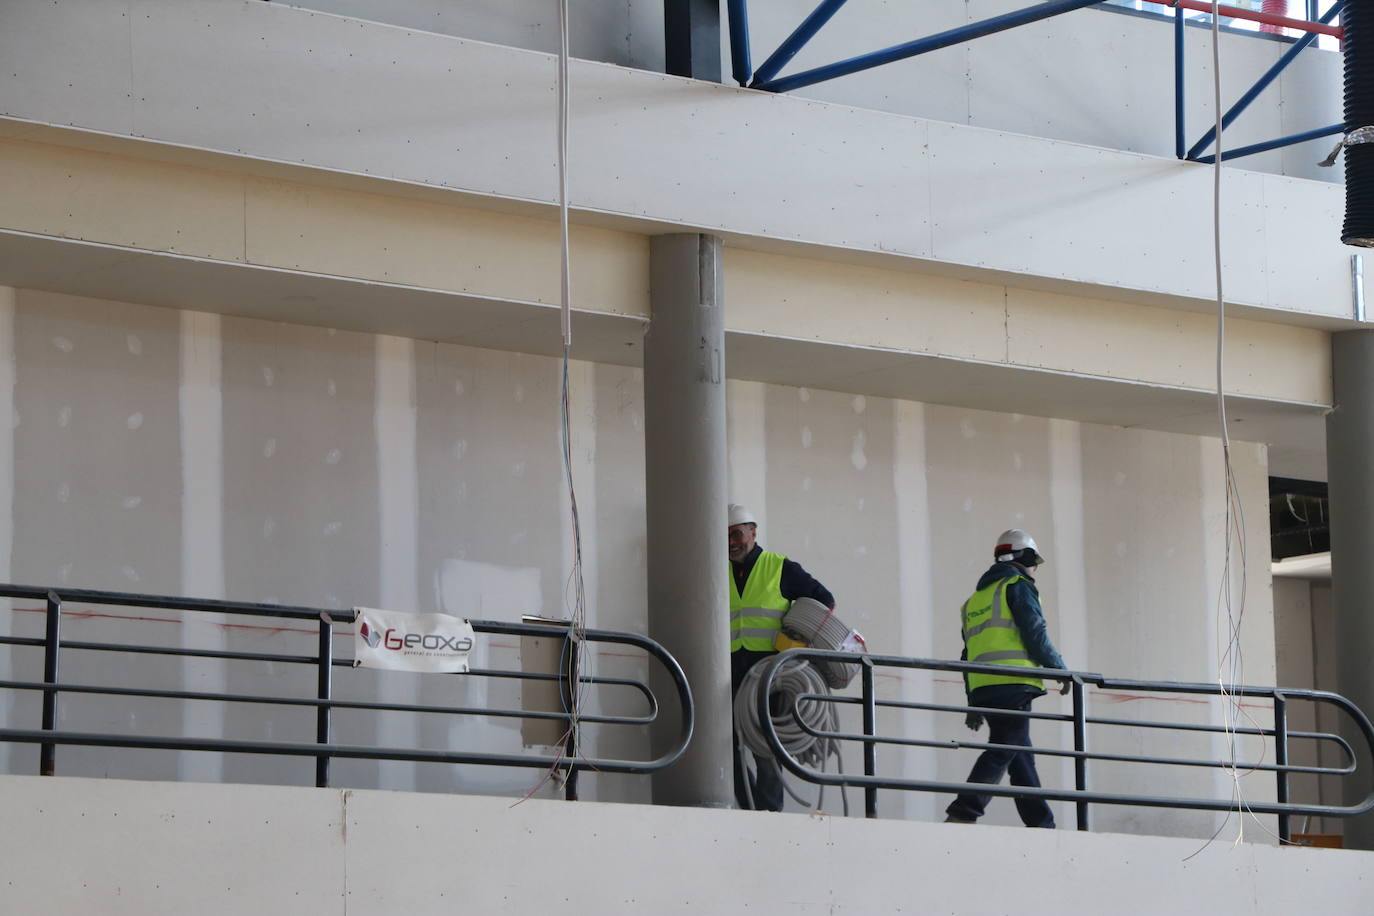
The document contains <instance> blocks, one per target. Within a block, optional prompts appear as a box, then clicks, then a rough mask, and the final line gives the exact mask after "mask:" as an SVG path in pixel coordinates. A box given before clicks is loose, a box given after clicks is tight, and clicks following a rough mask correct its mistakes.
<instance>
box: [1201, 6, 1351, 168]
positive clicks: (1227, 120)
mask: <svg viewBox="0 0 1374 916" xmlns="http://www.w3.org/2000/svg"><path fill="white" fill-rule="evenodd" d="M1343 5H1344V3H1343V2H1337V3H1333V4H1331V9H1329V10H1327V11H1326V14H1325V15H1324V16H1322V17H1321V19H1319V20H1318V21H1319V22H1323V23H1325V22H1330V21H1331V20H1332V19H1334V18H1335V16H1336V14H1337V13H1339V12H1340V11H1341V7H1342V6H1343ZM1316 40H1317V33H1316V32H1308V33H1307V34H1306V35H1304V36H1303V37H1301V38H1299V39H1298V40H1297V41H1295V42H1294V43H1293V46H1292V47H1291V48H1289V49H1288V50H1287V51H1285V52H1284V54H1283V56H1282V57H1280V58H1279V59H1278V60H1277V61H1275V63H1274V66H1272V67H1270V68H1269V69H1268V70H1267V71H1265V73H1264V75H1263V76H1261V77H1260V78H1259V79H1258V80H1256V81H1255V85H1253V86H1251V87H1250V90H1249V91H1248V92H1246V93H1245V95H1243V96H1241V97H1240V100H1239V101H1238V102H1236V104H1234V105H1232V106H1231V108H1230V110H1229V111H1227V112H1226V114H1224V115H1222V116H1221V129H1222V130H1225V129H1226V128H1227V127H1230V126H1231V122H1232V121H1234V120H1235V119H1236V118H1237V117H1239V116H1240V113H1241V112H1242V111H1244V110H1245V109H1247V108H1249V107H1250V103H1251V102H1253V101H1254V100H1255V99H1256V98H1258V97H1259V94H1260V93H1261V92H1263V91H1264V90H1265V89H1267V88H1269V84H1270V83H1272V82H1273V81H1274V80H1276V79H1278V76H1279V74H1280V73H1282V72H1283V71H1284V69H1285V68H1287V66H1288V65H1289V64H1291V63H1292V62H1293V61H1294V59H1296V58H1297V56H1298V55H1299V54H1301V53H1302V52H1303V50H1304V49H1306V48H1307V46H1308V45H1310V44H1311V43H1312V42H1314V41H1316ZM1216 138H1217V127H1216V125H1215V124H1213V125H1212V126H1211V127H1209V128H1207V133H1205V134H1203V135H1202V139H1201V140H1199V141H1198V142H1196V143H1194V144H1193V148H1192V149H1190V150H1188V155H1187V157H1186V158H1188V159H1192V160H1194V161H1197V162H1201V161H1202V160H1201V159H1198V154H1199V153H1201V152H1202V151H1203V150H1205V149H1206V148H1207V147H1209V146H1211V145H1212V141H1213V140H1215V139H1216ZM1229 158H1231V157H1230V156H1227V155H1225V153H1224V152H1223V154H1222V161H1225V160H1226V159H1229Z"/></svg>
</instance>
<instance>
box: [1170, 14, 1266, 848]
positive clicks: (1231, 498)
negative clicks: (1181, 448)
mask: <svg viewBox="0 0 1374 916" xmlns="http://www.w3.org/2000/svg"><path fill="white" fill-rule="evenodd" d="M1219 17H1220V10H1219V3H1218V0H1212V105H1213V113H1214V115H1215V118H1216V123H1215V138H1216V141H1215V142H1216V155H1215V158H1214V159H1213V160H1212V251H1213V259H1214V266H1215V271H1216V309H1217V351H1216V391H1217V423H1218V427H1219V431H1220V435H1221V454H1222V473H1223V475H1224V483H1225V489H1226V518H1225V550H1224V554H1223V562H1222V577H1221V588H1220V591H1219V593H1218V597H1217V613H1216V624H1215V626H1216V630H1217V637H1218V644H1219V645H1220V646H1221V650H1220V653H1219V656H1218V659H1217V688H1218V691H1219V692H1220V695H1221V700H1222V727H1223V732H1224V734H1225V736H1226V753H1227V761H1228V764H1229V765H1228V766H1227V769H1226V771H1227V772H1228V773H1229V774H1230V777H1231V784H1232V789H1231V792H1232V800H1233V801H1234V802H1235V808H1234V809H1233V810H1234V812H1235V813H1236V815H1237V816H1238V817H1239V818H1240V822H1239V823H1240V827H1239V832H1238V834H1237V837H1236V842H1241V841H1242V840H1244V838H1245V820H1244V814H1245V812H1246V811H1248V810H1249V805H1248V804H1247V802H1246V801H1245V794H1244V791H1243V789H1242V786H1241V779H1242V777H1244V776H1246V775H1248V774H1249V772H1251V771H1250V770H1246V771H1244V772H1242V770H1241V768H1240V765H1239V763H1238V760H1239V759H1240V748H1239V746H1238V745H1239V741H1240V736H1239V734H1238V732H1237V723H1238V720H1240V719H1242V718H1244V719H1245V720H1247V721H1250V722H1252V723H1253V718H1252V717H1251V716H1250V714H1249V713H1248V712H1247V711H1246V710H1245V708H1244V694H1243V693H1237V692H1236V691H1235V688H1236V687H1237V686H1238V685H1243V684H1244V683H1245V658H1244V652H1243V650H1242V647H1241V628H1242V624H1243V623H1244V620H1245V602H1246V586H1247V584H1248V583H1247V579H1248V558H1247V555H1246V541H1245V509H1244V506H1243V505H1242V503H1241V497H1240V487H1239V485H1238V483H1237V481H1236V472H1235V465H1234V463H1233V462H1232V459H1231V435H1230V430H1229V424H1228V422H1227V417H1226V389H1225V374H1226V368H1225V367H1226V352H1225V347H1226V297H1225V288H1224V284H1223V274H1224V271H1223V265H1222V253H1221V252H1222V249H1221V174H1222V173H1221V163H1222V128H1223V125H1222V109H1221V28H1220V18H1219ZM1237 565H1238V567H1239V573H1240V576H1239V578H1240V585H1239V591H1238V593H1236V589H1235V588H1234V587H1233V584H1232V582H1233V579H1234V578H1235V577H1234V576H1233V571H1234V570H1235V569H1236V567H1237ZM1223 610H1224V611H1225V614H1224V620H1225V625H1224V628H1223V614H1222V611H1223ZM1223 637H1224V638H1223ZM1257 730H1259V729H1258V728H1257ZM1260 740H1261V752H1260V762H1263V759H1264V755H1265V747H1264V744H1263V736H1262V735H1261V739H1260ZM1230 819H1231V811H1228V812H1227V815H1226V818H1225V819H1224V820H1223V821H1222V823H1221V825H1220V826H1218V827H1217V830H1216V832H1215V833H1213V834H1212V836H1211V837H1210V838H1209V839H1208V841H1207V843H1211V842H1212V840H1215V839H1216V838H1217V837H1218V836H1220V835H1221V831H1222V830H1224V829H1225V828H1226V824H1227V823H1229V822H1230ZM1266 832H1268V831H1267V830H1266ZM1205 848H1206V844H1204V845H1203V847H1202V849H1205ZM1202 849H1199V850H1197V852H1201V851H1202ZM1197 852H1194V853H1193V855H1196V854H1197ZM1188 858H1192V856H1189V857H1188Z"/></svg>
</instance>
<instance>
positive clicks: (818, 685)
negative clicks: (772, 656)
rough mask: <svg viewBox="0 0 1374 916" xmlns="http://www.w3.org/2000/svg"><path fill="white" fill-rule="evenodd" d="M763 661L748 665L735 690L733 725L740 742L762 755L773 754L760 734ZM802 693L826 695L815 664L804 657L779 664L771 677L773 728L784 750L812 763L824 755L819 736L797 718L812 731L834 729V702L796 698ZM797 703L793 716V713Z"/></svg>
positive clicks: (770, 700)
mask: <svg viewBox="0 0 1374 916" xmlns="http://www.w3.org/2000/svg"><path fill="white" fill-rule="evenodd" d="M765 664H766V663H760V664H757V665H755V666H754V667H753V668H750V669H749V673H748V674H746V675H745V676H744V680H743V682H741V683H740V687H739V691H738V692H736V694H735V729H736V730H737V731H738V732H739V736H740V743H741V744H743V745H744V746H745V747H747V748H749V750H751V751H753V752H754V753H755V754H758V755H760V756H763V757H772V756H773V749H772V748H771V747H770V746H769V745H768V740H767V739H766V738H765V737H764V735H763V727H762V726H761V725H760V724H759V701H758V693H759V687H760V686H761V685H762V677H763V675H762V672H763V669H764V667H765ZM805 694H817V695H820V696H829V695H830V688H829V687H827V686H826V684H825V679H824V678H823V677H822V676H821V674H820V672H818V671H817V670H816V667H815V666H814V665H813V664H811V663H810V662H808V661H806V660H805V659H797V660H795V661H785V662H782V668H781V670H780V671H778V673H777V676H776V677H774V678H773V693H772V695H771V696H770V697H769V706H770V708H771V709H775V710H778V711H777V712H775V713H773V715H772V717H771V718H772V721H773V730H774V731H776V732H777V733H778V739H779V740H780V741H781V742H782V746H783V748H784V749H786V751H787V753H789V754H791V755H792V756H793V757H795V758H796V759H797V760H799V761H801V762H802V763H806V764H812V763H817V762H821V761H822V760H823V759H824V753H823V748H822V747H821V746H820V739H819V738H817V737H816V736H815V735H812V734H809V733H808V732H807V731H806V729H805V728H803V727H802V725H801V724H799V723H798V719H800V720H801V722H803V723H805V724H806V726H807V727H808V728H811V729H812V730H814V731H832V732H833V731H835V730H836V728H837V725H838V721H837V717H836V714H835V704H834V703H830V702H826V701H824V700H798V699H797V698H798V697H801V696H803V695H805ZM794 705H795V706H796V716H793V714H792V708H793V706H794Z"/></svg>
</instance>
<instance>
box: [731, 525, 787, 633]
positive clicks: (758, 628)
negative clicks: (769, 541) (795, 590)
mask: <svg viewBox="0 0 1374 916" xmlns="http://www.w3.org/2000/svg"><path fill="white" fill-rule="evenodd" d="M786 559H787V557H785V556H783V555H782V554H780V553H769V552H768V551H766V550H765V551H763V552H762V553H760V554H759V558H758V559H757V560H756V561H754V568H753V569H751V570H750V571H749V578H748V580H746V581H745V583H744V594H743V595H741V594H740V591H739V586H737V585H736V584H735V571H734V567H731V569H730V651H731V652H735V651H737V650H739V649H749V650H751V651H754V652H772V651H773V649H774V648H775V645H774V644H775V643H776V641H777V638H778V634H779V633H781V632H782V617H783V615H784V614H786V613H787V607H788V605H789V604H791V602H790V601H788V600H787V599H786V598H784V597H783V596H782V564H783V561H784V560H786Z"/></svg>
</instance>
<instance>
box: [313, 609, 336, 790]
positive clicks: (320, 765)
mask: <svg viewBox="0 0 1374 916" xmlns="http://www.w3.org/2000/svg"><path fill="white" fill-rule="evenodd" d="M333 682H334V621H333V620H332V619H331V618H330V616H329V615H328V614H321V615H320V657H319V689H318V690H317V692H316V695H317V696H318V697H319V699H321V700H326V701H327V700H329V699H330V696H331V694H332V693H333ZM329 720H330V707H329V704H328V703H327V702H325V703H321V704H320V706H319V708H318V709H317V710H316V711H315V743H316V744H329V742H330V734H329V733H330V728H329V725H330V722H329ZM329 759H330V758H329V755H328V754H317V755H316V756H315V785H316V786H318V787H319V788H324V787H326V786H328V785H329Z"/></svg>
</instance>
